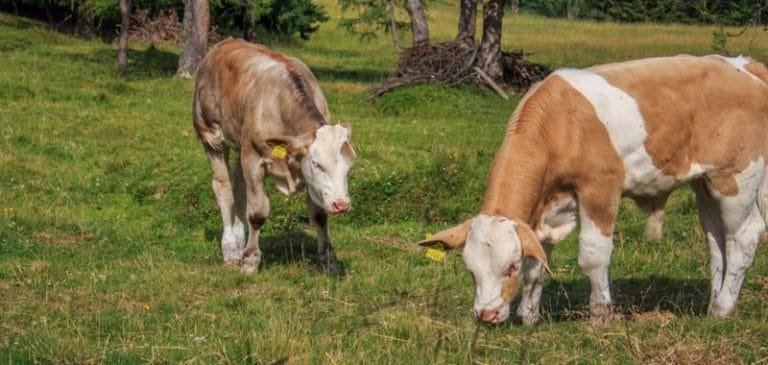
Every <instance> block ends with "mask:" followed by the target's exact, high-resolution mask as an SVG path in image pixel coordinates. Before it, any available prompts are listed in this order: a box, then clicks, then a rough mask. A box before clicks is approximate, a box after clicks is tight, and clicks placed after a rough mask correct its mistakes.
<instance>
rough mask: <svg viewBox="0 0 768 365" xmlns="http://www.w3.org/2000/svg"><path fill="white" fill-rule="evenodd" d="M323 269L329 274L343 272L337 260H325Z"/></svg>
mask: <svg viewBox="0 0 768 365" xmlns="http://www.w3.org/2000/svg"><path fill="white" fill-rule="evenodd" d="M323 271H325V273H326V274H328V275H339V274H341V265H340V264H339V262H338V261H336V260H333V261H328V262H323Z"/></svg>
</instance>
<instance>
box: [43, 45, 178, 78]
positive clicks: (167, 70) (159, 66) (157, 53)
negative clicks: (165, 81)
mask: <svg viewBox="0 0 768 365" xmlns="http://www.w3.org/2000/svg"><path fill="white" fill-rule="evenodd" d="M58 56H60V57H63V58H68V59H71V60H72V61H74V62H79V63H91V64H97V65H102V66H103V65H114V64H115V62H116V60H117V50H116V49H110V48H99V49H97V50H94V51H92V52H89V53H85V54H83V53H74V52H61V54H60V55H58ZM178 63H179V55H177V54H176V53H173V52H169V51H165V50H162V49H159V48H156V47H154V46H152V45H150V46H148V47H147V48H146V49H143V50H136V49H130V50H129V51H128V66H127V67H126V68H125V69H124V70H121V71H119V73H120V75H121V76H122V77H123V78H125V79H127V80H146V79H156V78H169V77H173V76H175V75H176V67H177V65H178Z"/></svg>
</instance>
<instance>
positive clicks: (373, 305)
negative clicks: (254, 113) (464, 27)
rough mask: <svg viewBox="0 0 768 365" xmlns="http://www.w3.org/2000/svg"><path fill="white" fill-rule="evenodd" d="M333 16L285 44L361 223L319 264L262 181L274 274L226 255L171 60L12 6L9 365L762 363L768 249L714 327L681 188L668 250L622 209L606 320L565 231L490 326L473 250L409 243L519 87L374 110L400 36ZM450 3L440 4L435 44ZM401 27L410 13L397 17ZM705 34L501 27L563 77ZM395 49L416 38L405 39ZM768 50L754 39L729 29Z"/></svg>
mask: <svg viewBox="0 0 768 365" xmlns="http://www.w3.org/2000/svg"><path fill="white" fill-rule="evenodd" d="M321 2H322V3H323V4H325V5H326V6H327V7H328V8H329V14H330V15H331V17H332V19H331V21H329V22H328V23H324V24H322V25H321V28H320V31H319V32H318V33H317V34H315V35H313V37H312V39H311V40H310V41H309V42H307V43H294V44H278V45H272V46H274V47H275V48H277V49H279V50H281V51H283V52H286V53H289V54H291V55H295V56H297V57H299V58H301V59H302V60H304V61H305V62H306V63H307V64H308V65H309V66H310V67H311V68H312V69H313V70H314V72H315V74H316V75H317V76H318V79H319V80H320V83H321V86H322V87H323V90H324V92H325V94H326V96H327V98H328V100H329V103H330V108H331V111H332V114H333V115H334V119H335V120H341V119H345V120H349V121H351V123H352V124H353V128H354V137H353V138H354V144H355V148H356V150H357V152H358V158H359V161H358V164H357V165H356V166H355V168H354V169H353V171H352V176H351V180H350V189H351V194H352V198H353V210H352V211H351V212H350V213H349V214H347V215H345V216H340V217H334V218H333V219H332V220H331V235H332V239H333V240H334V243H335V245H336V246H337V251H338V255H339V258H340V259H341V261H342V262H343V264H344V269H345V275H344V276H341V277H329V276H327V275H325V274H323V273H322V271H321V270H320V269H319V267H318V265H317V263H316V262H315V258H316V255H315V241H314V230H313V229H312V228H311V227H310V226H309V224H308V223H307V221H308V217H307V214H306V213H305V208H304V203H303V198H302V197H293V198H290V199H289V198H285V197H282V196H280V195H279V194H277V192H276V191H275V190H274V189H272V188H270V189H269V194H270V198H271V203H272V213H271V215H270V217H269V219H268V223H267V225H266V226H265V228H264V232H263V233H262V250H263V251H264V261H263V266H262V267H261V271H260V272H259V273H258V274H256V275H253V276H243V275H241V274H240V273H239V272H238V271H237V270H232V269H228V268H225V267H223V266H221V255H220V253H219V250H218V239H219V236H220V223H219V222H220V220H219V217H218V213H217V211H216V208H215V204H214V201H213V197H212V193H211V189H210V171H209V168H208V166H207V162H206V161H205V157H204V156H203V151H202V148H201V147H200V145H199V143H198V142H197V141H196V140H195V136H194V132H193V130H192V128H191V122H190V115H189V114H190V93H191V90H192V83H191V82H186V81H182V80H179V79H176V78H173V77H172V75H173V73H174V71H175V62H176V57H177V52H178V51H177V49H176V48H175V47H174V46H172V45H162V44H161V45H156V46H155V47H149V46H148V45H145V44H134V45H133V46H132V50H131V53H130V59H131V64H130V67H129V70H128V71H127V72H125V73H118V72H117V71H116V70H115V69H114V63H113V61H114V52H115V49H114V46H112V45H110V44H105V43H102V42H99V41H84V40H79V39H75V38H71V37H68V36H65V35H61V34H58V33H54V32H51V31H49V30H46V29H45V28H44V27H41V26H38V25H35V24H34V23H28V22H26V21H23V20H20V19H17V18H14V17H11V16H8V15H0V52H2V57H0V362H2V363H34V362H44V363H45V362H48V363H110V364H112V363H148V362H150V363H176V362H183V363H203V364H209V363H349V364H353V363H354V364H357V363H404V364H405V363H407V364H418V363H467V362H474V363H518V362H519V363H545V362H548V363H569V362H570V363H601V364H602V363H609V364H610V363H616V364H619V363H621V364H623V363H721V364H732V363H756V362H760V361H765V358H766V357H768V349H766V345H765V338H768V325H766V323H768V322H767V321H766V320H767V319H768V318H767V316H766V313H768V305H767V304H766V303H768V301H766V287H767V286H768V281H766V272H768V262H767V261H766V260H765V253H766V252H765V251H766V248H765V246H761V248H760V250H759V253H758V257H757V259H756V262H755V264H754V266H753V268H752V269H751V270H750V271H749V273H748V276H747V279H746V281H745V285H744V291H743V293H742V298H741V302H740V304H739V313H738V314H737V315H736V316H735V318H733V319H730V320H713V319H709V318H706V317H705V316H704V313H705V310H706V302H707V300H708V292H709V289H708V269H707V262H706V260H707V254H706V248H705V244H704V242H703V237H702V235H701V233H700V232H699V230H698V229H697V228H696V224H697V223H696V221H697V219H696V213H695V207H694V201H693V200H694V199H693V196H692V194H691V193H690V191H687V190H682V191H680V192H678V193H676V194H675V195H673V197H672V199H671V201H670V203H669V206H668V219H667V221H666V222H665V229H664V235H665V236H664V240H663V241H662V242H658V243H652V242H645V241H643V240H642V239H641V238H640V237H641V235H642V230H643V225H644V218H643V217H642V215H641V214H640V213H639V212H638V210H637V209H636V208H635V207H634V206H633V204H632V203H631V202H624V203H623V204H622V213H621V215H620V220H619V223H618V229H617V235H616V249H615V251H614V263H613V266H612V271H611V275H612V280H613V281H612V284H613V287H612V289H613V292H614V296H615V301H616V309H617V311H618V312H619V313H621V314H622V315H624V319H623V320H620V321H618V322H617V323H615V324H614V325H613V326H611V327H609V328H593V327H592V326H590V325H589V323H588V322H585V321H583V320H582V319H583V317H584V313H585V310H586V305H587V302H588V295H589V294H588V292H589V284H588V282H587V280H586V279H585V278H584V277H583V276H582V275H581V273H580V272H579V269H578V265H577V261H576V252H577V249H576V240H575V238H574V237H570V238H569V239H568V240H566V242H564V243H563V244H562V245H561V246H560V247H558V248H557V249H556V250H555V253H554V258H553V262H552V269H553V275H552V277H551V278H550V279H549V280H548V282H547V285H546V288H545V294H544V298H543V311H544V315H545V320H544V321H543V323H542V324H541V325H539V326H535V327H522V326H518V325H514V324H504V325H501V326H498V327H487V326H478V325H476V324H475V322H474V321H473V320H472V316H471V304H472V296H473V288H472V281H471V279H470V277H469V275H468V274H467V273H466V271H465V269H464V265H463V263H462V260H461V257H460V254H450V255H449V256H448V258H447V260H446V262H445V263H443V264H437V263H432V262H430V261H428V260H427V259H426V258H425V257H424V256H423V252H422V250H421V249H420V248H419V247H418V246H416V245H415V244H414V243H415V242H416V241H418V240H419V239H421V237H423V235H424V234H425V233H427V232H429V231H434V230H436V229H439V228H441V227H445V226H446V225H448V224H455V223H458V222H460V221H461V220H463V219H466V218H467V217H469V216H471V215H473V214H474V213H475V212H476V211H477V209H478V207H479V204H480V199H481V198H482V192H483V189H484V187H485V179H486V176H487V172H488V168H489V165H490V161H491V158H492V155H493V152H494V151H495V149H496V148H497V146H498V145H499V143H500V142H501V139H502V132H503V130H504V128H505V124H506V119H507V117H508V116H509V114H510V113H511V111H512V109H513V108H514V106H515V104H516V103H517V100H518V99H519V95H516V96H515V97H513V98H512V99H513V100H510V101H503V100H501V99H499V98H498V97H497V96H495V94H493V93H490V92H487V91H478V90H474V89H466V88H442V87H438V86H432V85H423V86H419V87H414V88H408V89H402V90H395V91H393V92H392V93H389V94H387V95H385V96H384V97H382V98H381V99H379V100H377V101H375V102H370V101H367V100H366V97H367V92H368V90H369V88H370V87H371V86H374V85H376V83H377V82H379V81H380V80H382V79H384V78H386V76H387V75H388V73H389V72H391V71H392V70H393V69H394V67H395V62H396V56H395V55H394V53H393V51H392V45H391V40H390V38H389V37H388V36H386V35H382V36H380V37H379V38H377V39H374V40H371V41H368V42H363V43H361V42H359V41H358V38H357V37H356V36H353V35H349V34H346V33H345V32H344V31H343V30H341V29H339V28H338V27H337V23H336V21H337V19H338V16H339V11H338V8H337V6H336V3H335V0H323V1H321ZM456 9H457V5H455V4H449V3H443V2H438V3H433V4H432V5H431V7H430V9H429V11H430V15H429V16H430V21H431V24H430V25H431V26H432V29H431V30H432V35H433V39H434V40H436V41H443V40H450V39H452V38H453V34H454V32H455V22H456V19H455V10H456ZM398 16H404V14H399V15H398ZM712 30H713V28H712V27H710V26H682V25H669V26H662V25H651V24H638V25H632V24H625V25H617V24H609V23H594V22H570V21H565V20H556V19H546V18H542V17H537V16H532V15H526V14H523V15H519V16H516V17H510V16H508V17H507V18H506V19H505V28H504V32H505V33H504V42H505V48H507V49H518V48H523V49H524V50H525V51H526V52H533V54H532V55H530V58H531V59H533V60H535V61H537V62H542V63H545V64H547V65H550V66H552V67H578V66H585V65H591V64H595V63H600V62H612V61H618V60H623V59H627V58H633V57H642V56H652V55H670V54H678V53H692V54H705V53H711V52H712V51H711V45H710V43H711V39H710V38H711V31H712ZM404 44H407V36H405V39H404ZM728 46H729V48H730V49H731V50H732V52H734V53H744V54H750V55H752V56H754V57H756V58H758V59H760V60H762V61H766V60H768V53H766V52H767V51H766V50H767V49H768V42H766V35H765V32H762V31H760V30H749V31H747V33H745V35H743V36H741V37H739V38H734V39H731V40H729V43H728Z"/></svg>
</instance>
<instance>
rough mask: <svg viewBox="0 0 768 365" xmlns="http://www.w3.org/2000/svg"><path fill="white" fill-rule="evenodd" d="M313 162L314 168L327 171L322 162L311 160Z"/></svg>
mask: <svg viewBox="0 0 768 365" xmlns="http://www.w3.org/2000/svg"><path fill="white" fill-rule="evenodd" d="M311 163H312V168H313V169H316V170H320V171H325V169H324V168H323V167H322V166H320V164H319V163H317V161H315V160H311Z"/></svg>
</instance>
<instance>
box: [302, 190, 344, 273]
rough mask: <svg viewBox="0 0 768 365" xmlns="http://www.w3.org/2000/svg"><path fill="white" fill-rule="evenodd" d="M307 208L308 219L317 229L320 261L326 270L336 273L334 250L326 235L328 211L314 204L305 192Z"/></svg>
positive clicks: (337, 266) (336, 265)
mask: <svg viewBox="0 0 768 365" xmlns="http://www.w3.org/2000/svg"><path fill="white" fill-rule="evenodd" d="M307 208H308V209H309V220H310V221H311V222H312V224H313V225H314V226H315V229H316V230H317V254H318V256H319V258H320V263H321V265H322V266H323V269H324V270H325V271H326V272H328V273H329V274H332V275H337V274H338V273H339V263H338V261H337V260H336V251H335V250H334V249H333V246H332V245H331V239H330V238H329V237H328V213H327V212H326V211H325V210H324V209H323V208H321V207H320V206H318V205H317V204H315V202H314V201H312V198H310V197H309V194H307Z"/></svg>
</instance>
